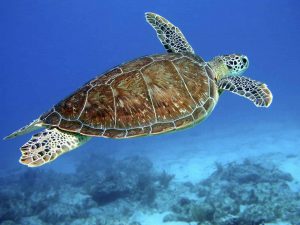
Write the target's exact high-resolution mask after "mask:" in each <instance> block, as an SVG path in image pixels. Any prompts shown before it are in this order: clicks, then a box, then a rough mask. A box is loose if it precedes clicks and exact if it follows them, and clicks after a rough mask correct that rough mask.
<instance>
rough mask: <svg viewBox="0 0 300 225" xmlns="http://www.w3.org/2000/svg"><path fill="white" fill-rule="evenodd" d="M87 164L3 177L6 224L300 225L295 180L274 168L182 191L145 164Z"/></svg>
mask: <svg viewBox="0 0 300 225" xmlns="http://www.w3.org/2000/svg"><path fill="white" fill-rule="evenodd" d="M86 157H87V158H86V159H85V160H82V163H81V164H79V165H78V166H77V168H76V171H75V173H74V174H62V173H57V172H54V171H45V170H39V169H35V170H30V169H29V170H25V172H24V171H23V172H17V173H15V174H7V175H6V176H4V177H1V178H0V184H1V189H0V224H3V225H16V224H30V225H31V224H39V225H50V224H51V225H52V224H61V225H99V224H100V225H142V222H141V221H139V217H138V216H137V215H138V214H139V213H143V212H145V213H150V214H151V213H161V214H163V215H164V218H163V221H164V222H166V223H167V222H176V223H178V224H199V225H200V224H201V225H261V224H264V223H269V222H272V223H275V222H276V221H280V220H281V221H288V222H290V224H293V225H294V224H297V223H298V222H299V221H300V194H299V193H295V192H293V191H292V190H291V189H290V187H289V183H290V182H291V181H292V180H293V177H292V176H291V175H290V174H288V173H285V172H282V171H280V170H279V169H278V168H276V167H275V166H270V165H268V164H264V165H262V164H258V163H255V162H252V161H250V160H245V161H244V162H243V163H230V164H227V165H221V164H216V171H215V172H214V173H213V174H211V175H210V176H209V177H208V178H207V179H205V180H202V181H200V182H198V183H191V182H185V183H181V182H176V181H175V180H173V178H174V175H172V174H168V173H167V172H166V171H157V170H155V168H154V166H153V165H152V162H151V161H149V160H148V159H147V158H144V157H139V156H134V157H127V158H124V159H113V158H107V157H105V156H103V155H89V156H86ZM86 162H90V163H86ZM157 225H158V224H157Z"/></svg>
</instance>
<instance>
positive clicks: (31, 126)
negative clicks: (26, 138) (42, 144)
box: [3, 119, 42, 140]
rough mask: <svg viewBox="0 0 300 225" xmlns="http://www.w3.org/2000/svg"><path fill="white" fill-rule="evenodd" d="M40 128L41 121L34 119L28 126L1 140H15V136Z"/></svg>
mask: <svg viewBox="0 0 300 225" xmlns="http://www.w3.org/2000/svg"><path fill="white" fill-rule="evenodd" d="M41 126H42V125H41V121H40V120H39V119H36V120H34V121H33V122H31V123H30V124H28V125H26V126H24V127H22V128H20V129H19V130H17V131H15V132H13V133H11V134H10V135H8V136H6V137H5V138H3V140H7V139H12V138H15V137H17V136H20V135H23V134H27V133H30V132H31V131H34V130H37V129H40V128H41Z"/></svg>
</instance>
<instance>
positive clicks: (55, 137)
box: [19, 128, 90, 167]
mask: <svg viewBox="0 0 300 225" xmlns="http://www.w3.org/2000/svg"><path fill="white" fill-rule="evenodd" d="M89 139H90V137H87V136H83V135H80V134H76V133H71V132H66V131H61V130H59V129H57V128H51V129H45V130H44V131H42V132H40V133H37V134H35V135H33V136H32V138H31V139H30V140H29V141H28V142H27V143H25V144H24V145H23V146H22V147H21V152H22V156H21V158H20V160H19V161H20V163H22V164H24V165H27V166H29V167H37V166H41V165H43V164H45V163H48V162H51V161H53V160H54V159H56V158H57V157H58V156H60V155H62V154H63V153H66V152H68V151H71V150H73V149H75V148H77V147H79V146H80V145H82V144H84V143H85V142H87V141H88V140H89Z"/></svg>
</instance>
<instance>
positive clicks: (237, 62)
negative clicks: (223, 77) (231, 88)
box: [221, 54, 249, 76]
mask: <svg viewBox="0 0 300 225" xmlns="http://www.w3.org/2000/svg"><path fill="white" fill-rule="evenodd" d="M221 58H222V60H223V62H224V64H226V66H227V68H228V70H229V73H230V75H231V76H239V75H242V74H243V73H244V72H245V70H246V69H248V67H249V60H248V58H247V56H245V55H239V54H231V55H223V56H221Z"/></svg>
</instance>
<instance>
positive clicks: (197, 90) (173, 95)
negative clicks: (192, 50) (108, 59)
mask: <svg viewBox="0 0 300 225" xmlns="http://www.w3.org/2000/svg"><path fill="white" fill-rule="evenodd" d="M214 77H215V76H214V73H213V71H212V69H211V68H210V66H209V65H208V64H207V63H205V62H204V61H203V60H202V59H201V58H200V57H197V56H195V55H192V54H189V53H168V54H161V55H152V56H146V57H142V58H139V59H137V60H134V61H131V62H128V63H125V64H122V65H120V66H118V67H116V68H113V69H112V70H110V71H108V72H107V73H105V74H104V75H102V76H99V77H96V78H95V79H93V80H91V81H90V82H89V83H87V84H86V85H85V86H83V87H82V88H81V89H79V90H77V91H76V92H75V93H74V94H72V95H70V96H69V97H67V98H66V99H64V100H63V101H61V102H59V103H58V104H57V105H55V106H54V107H53V108H52V109H51V110H50V111H49V112H47V113H45V114H43V115H42V116H41V118H40V119H41V120H42V121H43V122H44V123H45V125H50V126H55V127H59V128H60V129H62V130H67V131H71V132H76V133H81V134H83V135H88V136H103V137H111V138H127V137H134V136H142V135H152V134H158V133H164V132H169V131H173V130H177V129H182V128H185V127H188V126H191V125H193V124H195V123H197V122H200V121H201V120H203V119H204V118H205V117H206V116H207V115H209V113H210V112H211V111H212V109H213V108H214V106H215V104H216V102H217V100H218V97H219V94H218V87H217V86H216V83H215V80H214Z"/></svg>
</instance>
